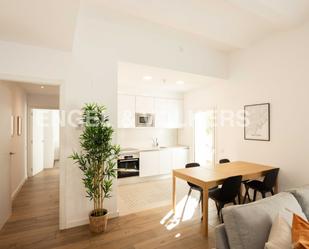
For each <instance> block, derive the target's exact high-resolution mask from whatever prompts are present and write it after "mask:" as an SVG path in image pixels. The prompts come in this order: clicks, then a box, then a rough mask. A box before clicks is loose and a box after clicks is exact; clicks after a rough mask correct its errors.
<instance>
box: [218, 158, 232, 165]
mask: <svg viewBox="0 0 309 249" xmlns="http://www.w3.org/2000/svg"><path fill="white" fill-rule="evenodd" d="M230 162H231V161H230V160H229V159H227V158H224V159H220V160H219V163H220V164H224V163H230Z"/></svg>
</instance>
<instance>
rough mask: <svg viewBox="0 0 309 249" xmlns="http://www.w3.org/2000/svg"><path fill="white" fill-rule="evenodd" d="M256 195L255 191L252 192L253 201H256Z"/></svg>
mask: <svg viewBox="0 0 309 249" xmlns="http://www.w3.org/2000/svg"><path fill="white" fill-rule="evenodd" d="M256 194H257V191H256V190H254V197H253V201H256Z"/></svg>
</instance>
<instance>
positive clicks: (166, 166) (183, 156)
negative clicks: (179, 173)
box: [139, 147, 189, 177]
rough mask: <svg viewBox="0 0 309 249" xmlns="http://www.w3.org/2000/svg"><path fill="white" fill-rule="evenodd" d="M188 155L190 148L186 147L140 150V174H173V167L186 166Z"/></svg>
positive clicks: (143, 175)
mask: <svg viewBox="0 0 309 249" xmlns="http://www.w3.org/2000/svg"><path fill="white" fill-rule="evenodd" d="M188 157H189V149H188V148H184V147H179V148H165V149H160V150H154V151H145V152H140V158H139V160H140V176H141V177H146V176H157V175H166V174H171V173H172V170H173V169H181V168H184V167H185V165H186V164H187V163H188Z"/></svg>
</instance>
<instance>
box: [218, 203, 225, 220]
mask: <svg viewBox="0 0 309 249" xmlns="http://www.w3.org/2000/svg"><path fill="white" fill-rule="evenodd" d="M218 207H219V208H218V216H219V219H220V221H221V222H222V223H223V215H222V208H224V204H222V203H219V205H218Z"/></svg>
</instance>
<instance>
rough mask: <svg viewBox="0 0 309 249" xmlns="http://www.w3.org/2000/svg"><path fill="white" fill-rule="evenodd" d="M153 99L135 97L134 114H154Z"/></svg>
mask: <svg viewBox="0 0 309 249" xmlns="http://www.w3.org/2000/svg"><path fill="white" fill-rule="evenodd" d="M154 109H155V106H154V98H153V97H144V96H136V113H151V114H153V113H154V112H155V110H154Z"/></svg>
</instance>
